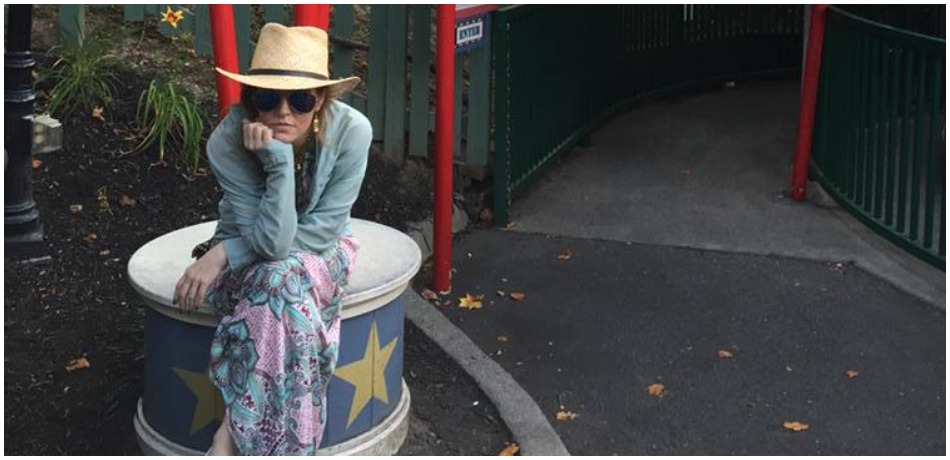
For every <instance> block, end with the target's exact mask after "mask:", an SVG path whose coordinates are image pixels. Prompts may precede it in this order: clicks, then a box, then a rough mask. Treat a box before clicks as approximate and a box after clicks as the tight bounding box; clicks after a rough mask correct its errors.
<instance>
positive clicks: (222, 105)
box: [208, 5, 241, 119]
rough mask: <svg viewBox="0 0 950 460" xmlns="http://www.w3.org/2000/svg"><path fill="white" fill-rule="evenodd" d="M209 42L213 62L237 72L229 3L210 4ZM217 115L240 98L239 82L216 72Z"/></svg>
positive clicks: (225, 114) (222, 115)
mask: <svg viewBox="0 0 950 460" xmlns="http://www.w3.org/2000/svg"><path fill="white" fill-rule="evenodd" d="M208 8H209V9H208V13H209V16H210V17H211V42H212V43H213V46H214V63H215V65H217V66H218V67H220V68H222V69H224V70H227V71H228V72H233V73H237V72H238V71H239V69H238V54H237V39H236V38H235V36H234V9H233V8H232V7H231V5H210V6H209V7H208ZM217 87H218V115H220V117H221V118H222V119H223V118H224V117H225V116H227V114H228V109H229V108H230V107H231V105H232V104H234V103H236V102H237V101H238V100H239V99H241V85H240V83H238V82H236V81H234V80H232V79H230V78H228V77H225V76H224V75H221V74H217Z"/></svg>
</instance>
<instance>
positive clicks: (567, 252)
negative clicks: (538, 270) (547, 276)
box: [557, 249, 572, 260]
mask: <svg viewBox="0 0 950 460" xmlns="http://www.w3.org/2000/svg"><path fill="white" fill-rule="evenodd" d="M571 256H572V254H571V250H570V249H565V250H563V251H561V253H560V254H558V255H557V260H571Z"/></svg>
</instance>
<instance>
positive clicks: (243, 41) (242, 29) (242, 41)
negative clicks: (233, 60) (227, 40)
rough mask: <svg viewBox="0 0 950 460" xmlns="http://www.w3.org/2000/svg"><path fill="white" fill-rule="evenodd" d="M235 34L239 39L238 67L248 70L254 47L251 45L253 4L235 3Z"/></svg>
mask: <svg viewBox="0 0 950 460" xmlns="http://www.w3.org/2000/svg"><path fill="white" fill-rule="evenodd" d="M234 35H235V38H236V39H237V51H238V68H239V69H240V71H241V72H240V73H245V72H247V68H248V67H249V66H250V65H251V56H252V55H253V54H254V49H253V47H252V46H251V5H239V4H235V5H234Z"/></svg>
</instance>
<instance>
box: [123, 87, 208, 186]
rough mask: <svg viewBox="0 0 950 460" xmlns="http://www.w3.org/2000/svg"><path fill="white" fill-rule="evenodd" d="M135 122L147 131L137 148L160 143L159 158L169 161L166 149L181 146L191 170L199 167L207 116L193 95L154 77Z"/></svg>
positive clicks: (136, 113) (141, 101) (141, 102)
mask: <svg viewBox="0 0 950 460" xmlns="http://www.w3.org/2000/svg"><path fill="white" fill-rule="evenodd" d="M135 122H136V124H138V126H139V129H140V130H141V131H142V132H144V133H145V137H144V139H143V140H142V143H141V144H139V146H138V148H137V150H144V149H146V148H148V147H150V146H152V145H153V144H155V143H157V144H158V145H157V147H158V157H159V161H165V151H166V150H167V149H171V148H178V149H180V151H181V155H182V158H181V160H182V161H183V162H184V163H185V164H186V165H187V166H188V167H189V168H190V169H191V171H196V170H197V169H198V162H199V160H200V158H201V136H202V134H203V133H204V128H205V117H204V115H203V114H202V113H201V111H200V110H199V109H198V106H197V105H196V104H195V103H194V102H193V101H192V99H191V98H189V97H188V96H187V95H185V94H182V93H180V92H177V91H175V86H174V85H173V84H172V83H171V82H168V83H166V84H164V85H161V84H159V83H158V82H157V81H155V80H152V82H151V83H150V84H149V85H148V89H147V90H145V91H143V92H142V95H141V96H139V103H138V107H137V108H136V110H135Z"/></svg>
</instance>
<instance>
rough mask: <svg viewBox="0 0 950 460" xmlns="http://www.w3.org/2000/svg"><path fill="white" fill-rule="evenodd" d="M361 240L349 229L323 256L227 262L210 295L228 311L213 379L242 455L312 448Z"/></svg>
mask: <svg viewBox="0 0 950 460" xmlns="http://www.w3.org/2000/svg"><path fill="white" fill-rule="evenodd" d="M358 249H359V242H358V241H357V240H356V239H355V238H353V237H351V236H344V237H342V238H341V239H340V243H339V244H338V246H337V247H336V248H335V249H333V250H330V251H327V252H325V253H324V254H322V255H316V254H312V253H308V252H300V251H293V252H292V253H291V255H290V257H288V258H287V259H285V260H280V261H267V262H260V263H256V264H253V265H250V266H248V267H246V268H244V269H243V270H241V272H240V273H232V272H230V271H229V270H226V271H225V272H224V273H222V274H221V276H219V277H218V280H217V281H216V283H215V285H214V286H213V287H212V288H211V292H210V293H209V294H208V301H209V302H210V304H211V305H213V306H214V308H215V311H216V312H217V313H218V315H219V316H220V317H221V321H220V323H219V324H218V328H217V330H216V331H215V333H214V339H213V340H212V343H211V361H210V362H211V367H210V371H209V373H210V378H211V381H212V382H213V383H214V385H215V386H216V387H218V389H219V390H221V395H222V396H223V397H224V402H225V405H226V406H227V417H226V420H227V422H228V423H229V428H230V429H231V437H232V439H233V440H234V442H235V444H236V445H237V448H238V450H239V451H240V452H241V454H243V455H314V454H315V453H316V451H317V448H318V447H319V446H320V441H321V440H322V438H323V430H324V427H325V426H326V417H327V410H326V391H327V384H328V383H329V381H330V376H331V374H332V373H333V370H334V368H335V367H336V360H337V354H338V349H339V343H340V308H341V305H342V301H343V290H344V288H345V286H346V283H347V279H348V278H349V274H350V272H351V269H352V267H353V264H354V263H355V257H356V252H357V251H358Z"/></svg>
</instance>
